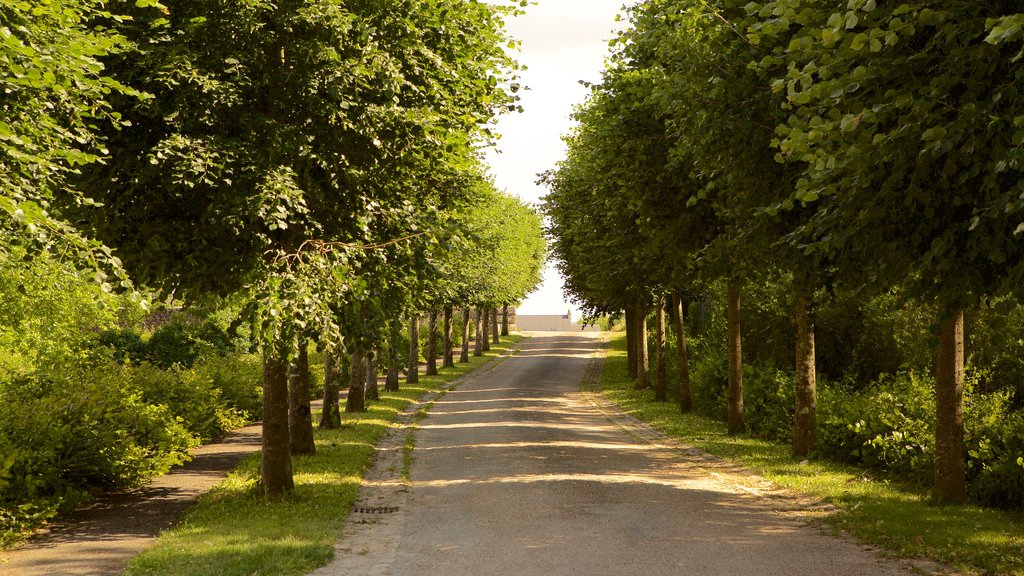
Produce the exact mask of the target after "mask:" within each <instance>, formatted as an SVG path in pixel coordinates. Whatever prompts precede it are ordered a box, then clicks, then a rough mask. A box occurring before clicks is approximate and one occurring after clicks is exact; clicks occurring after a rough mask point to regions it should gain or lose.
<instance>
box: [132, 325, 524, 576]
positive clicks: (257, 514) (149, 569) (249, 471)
mask: <svg viewBox="0 0 1024 576" xmlns="http://www.w3.org/2000/svg"><path fill="white" fill-rule="evenodd" d="M520 340H522V337H520V336H516V335H513V336H508V337H505V338H504V339H503V342H502V343H501V344H491V352H490V353H489V355H488V356H485V357H473V358H471V360H470V363H469V364H457V365H456V366H455V368H445V369H442V370H441V371H440V374H439V375H437V376H424V375H422V374H421V375H420V382H419V383H418V384H414V385H408V384H403V385H402V390H401V391H399V392H394V393H391V392H388V393H384V394H382V397H381V400H380V401H379V402H373V403H370V404H369V409H368V411H367V412H365V413H361V414H343V415H342V420H343V422H344V424H343V425H342V427H341V428H340V429H337V430H319V429H318V430H317V431H316V449H317V454H316V455H314V456H302V457H297V458H295V459H294V470H295V491H294V492H293V493H292V494H291V495H290V496H288V497H287V498H284V499H278V500H270V499H267V498H264V497H261V496H259V495H258V494H257V491H256V482H257V479H258V475H259V474H258V472H259V458H258V455H254V456H251V457H249V458H247V459H246V460H245V461H244V462H243V463H242V464H241V465H240V466H239V467H238V468H237V469H236V470H235V471H234V472H233V473H232V474H231V475H230V476H229V477H228V478H227V480H225V481H224V482H223V483H222V484H221V485H220V486H219V487H217V488H216V489H214V490H213V491H211V492H209V493H208V494H206V495H205V496H203V497H202V498H201V499H200V500H199V502H198V504H197V505H196V506H195V507H194V508H193V509H192V510H191V511H190V512H189V513H188V514H187V515H186V516H185V517H184V518H183V519H182V521H181V522H180V523H179V524H178V525H177V526H176V527H174V528H172V529H170V530H167V531H165V532H164V533H163V534H161V536H160V538H159V539H158V540H157V542H156V544H155V545H154V546H152V547H151V548H149V549H147V550H146V551H144V552H143V553H142V554H140V555H138V556H137V557H135V558H134V559H133V560H132V562H131V564H130V565H129V568H128V570H127V572H126V574H127V575H131V576H142V575H145V576H162V575H167V576H171V575H174V576H184V575H190V576H206V575H209V576H236V575H237V576H287V575H292V574H295V575H299V574H306V573H308V572H310V571H311V570H313V569H314V568H316V567H318V566H322V565H323V564H325V563H327V562H328V561H329V560H330V558H331V556H332V554H333V546H334V543H335V540H336V539H337V538H338V536H339V534H340V531H341V527H342V524H343V523H344V522H345V519H346V517H347V516H348V514H349V511H350V509H351V507H352V505H353V504H354V503H355V500H356V497H357V495H358V492H359V485H360V479H361V478H362V475H363V472H364V470H365V469H366V467H367V464H368V462H369V459H370V455H371V454H372V452H373V446H374V445H375V444H376V443H377V441H378V440H379V439H380V438H381V436H382V435H383V434H384V433H385V432H386V431H387V429H388V428H389V427H390V426H392V425H394V424H393V422H394V420H395V418H396V417H397V416H398V414H399V412H401V411H402V410H404V409H405V408H406V407H407V406H409V405H410V404H411V403H413V401H415V400H416V399H417V398H419V397H420V396H422V395H424V394H426V393H428V392H431V391H434V390H438V389H439V388H441V387H443V386H445V385H446V384H448V383H450V382H451V381H452V380H454V379H456V378H458V377H460V376H462V375H464V374H466V373H468V372H470V371H472V370H474V369H476V368H478V367H480V366H481V365H483V364H484V363H486V362H488V361H489V360H491V359H493V357H494V356H495V355H497V354H500V353H502V352H504V351H506V350H507V349H508V348H509V347H511V346H512V345H514V344H516V343H518V342H519V341H520ZM314 421H316V418H314Z"/></svg>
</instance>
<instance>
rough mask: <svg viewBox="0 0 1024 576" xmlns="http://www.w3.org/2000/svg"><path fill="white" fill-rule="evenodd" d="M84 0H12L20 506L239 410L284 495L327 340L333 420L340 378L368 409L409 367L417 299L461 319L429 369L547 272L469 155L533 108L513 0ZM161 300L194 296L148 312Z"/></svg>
mask: <svg viewBox="0 0 1024 576" xmlns="http://www.w3.org/2000/svg"><path fill="white" fill-rule="evenodd" d="M73 4H74V5H70V4H67V3H54V2H31V3H24V2H10V1H7V0H0V68H2V74H0V84H2V86H3V90H4V97H3V99H2V101H0V235H2V236H0V296H2V299H3V301H4V306H3V309H2V310H0V345H2V349H0V400H2V404H3V405H4V406H6V408H5V416H4V417H3V418H0V422H2V423H0V520H2V521H3V522H4V523H12V522H15V523H16V522H17V521H19V520H18V519H19V518H22V519H24V518H29V519H31V518H30V517H32V515H33V514H36V515H43V514H46V513H49V512H47V511H48V510H51V509H52V506H51V505H52V504H53V503H55V502H59V501H60V500H61V499H62V498H64V499H65V500H68V501H70V500H75V497H74V495H75V494H79V495H80V494H83V493H85V491H88V490H93V489H95V488H104V487H120V486H125V485H132V484H135V483H137V482H138V481H140V480H141V479H144V478H145V477H146V476H147V475H149V474H152V473H154V472H159V471H161V470H164V469H166V467H167V466H169V465H170V464H173V463H175V462H177V461H180V460H181V459H182V458H184V457H185V456H184V454H185V450H186V449H187V448H188V447H189V446H191V445H192V444H194V442H196V441H198V440H201V439H208V438H209V437H211V436H214V435H216V434H217V433H220V432H222V431H223V430H224V429H227V428H230V426H231V425H234V424H236V423H237V422H238V421H240V419H241V420H244V419H245V418H247V417H248V418H260V417H262V420H263V424H264V439H263V461H262V479H261V487H262V489H263V490H264V491H265V492H266V493H267V494H270V495H280V494H282V493H285V492H287V491H289V490H290V489H291V486H292V477H291V464H290V461H291V454H292V453H293V452H294V453H301V452H308V451H310V450H313V449H314V446H313V444H312V435H311V429H312V426H313V423H312V419H311V418H310V411H309V397H310V390H309V381H310V378H309V372H310V368H309V363H310V360H309V358H310V354H309V350H310V349H311V348H313V349H314V350H315V351H316V354H317V356H316V357H317V358H321V357H323V358H324V361H325V366H324V375H323V377H322V382H321V383H322V384H323V385H324V390H325V412H324V418H323V419H322V421H321V425H324V426H336V425H338V419H339V418H340V409H339V407H338V397H339V389H340V388H349V390H350V391H349V395H348V405H347V409H349V410H359V409H361V407H362V404H361V403H362V402H364V401H365V400H364V393H365V397H367V398H370V399H372V398H373V397H374V395H376V394H377V393H378V392H377V387H376V374H377V371H378V370H380V371H381V372H382V373H386V374H387V379H386V381H387V384H386V385H387V386H392V387H393V386H398V378H399V373H400V371H401V369H404V368H406V367H407V366H410V365H411V366H412V367H416V365H417V364H418V361H419V360H420V357H421V352H420V350H419V346H418V343H419V338H418V337H417V334H416V331H417V330H416V329H417V328H418V324H419V318H420V317H421V316H423V315H427V317H429V318H430V319H431V322H430V325H431V326H433V325H434V324H435V322H434V319H436V318H437V317H438V316H439V315H440V316H442V317H443V324H444V325H445V330H444V331H443V333H440V332H442V331H438V333H439V334H435V331H434V330H433V329H431V330H429V332H430V334H429V335H427V337H426V338H425V340H424V341H425V342H426V343H427V345H428V347H429V348H431V350H430V351H429V352H427V353H426V354H425V359H426V360H427V362H428V370H429V369H430V367H431V362H434V361H435V359H436V357H438V356H442V353H443V357H444V361H445V362H449V361H450V359H451V347H452V346H453V345H454V343H455V342H459V343H460V344H462V345H463V346H464V347H465V346H466V342H468V339H469V331H468V327H469V324H470V316H471V314H470V310H475V313H476V316H478V317H479V316H484V317H485V318H483V319H481V320H478V322H480V323H481V324H483V323H484V320H486V319H490V320H491V321H494V320H495V319H496V318H497V317H498V315H499V310H500V309H502V308H503V307H506V306H508V305H513V304H515V303H517V302H519V301H520V300H521V299H522V298H523V297H524V296H525V295H526V294H527V293H528V292H530V291H531V290H532V289H533V288H534V287H535V286H536V284H537V283H538V282H539V280H540V271H541V268H542V265H543V261H544V258H545V255H546V254H545V253H546V245H545V241H544V238H543V234H542V229H541V220H540V215H539V214H538V213H537V212H536V211H535V210H534V209H532V208H530V207H528V206H526V205H525V204H523V203H522V202H520V201H518V200H516V199H514V198H512V197H510V196H508V195H506V194H504V193H501V192H499V191H497V190H496V189H495V187H494V184H493V183H492V182H491V181H490V179H489V177H488V176H487V175H486V174H485V172H484V169H483V167H482V165H481V160H480V149H481V148H482V147H484V146H487V145H489V144H490V143H491V142H492V136H491V132H490V126H491V124H492V122H493V119H494V117H495V116H496V115H497V114H501V113H504V112H509V111H515V110H517V109H518V105H517V100H518V98H517V96H516V94H515V92H516V90H517V89H518V85H517V84H516V83H515V75H516V71H517V64H516V63H515V62H514V61H513V60H511V59H510V58H509V56H508V55H507V53H506V50H507V49H508V48H509V47H514V46H515V43H514V41H512V40H510V39H509V38H507V37H506V36H505V32H504V28H503V21H504V18H505V17H507V16H508V15H510V14H512V13H513V11H514V10H515V8H514V7H513V5H512V4H510V5H508V6H502V5H498V4H487V3H481V2H476V1H470V0H394V1H392V0H388V1H384V2H381V1H376V0H375V1H373V2H362V1H357V2H337V1H334V0H283V1H279V2H274V3H270V2H264V1H262V0H257V1H253V2H227V1H223V0H200V1H193V0H189V1H187V2H186V1H178V0H168V1H164V2H159V3H158V2H156V1H155V0H138V1H136V2H99V1H93V0H86V1H83V2H76V3H73ZM151 300H152V301H155V302H161V303H170V304H171V305H172V306H180V305H182V304H184V305H185V306H186V309H185V313H184V314H182V315H181V318H183V319H180V321H179V320H178V319H176V320H173V321H172V322H171V323H170V324H168V325H166V326H162V327H158V328H155V329H154V328H153V327H152V326H151V325H147V324H144V322H145V321H146V317H147V315H148V311H147V309H146V306H147V304H146V303H147V302H150V301H151ZM453 324H458V325H460V326H465V327H466V328H464V329H463V330H462V333H461V334H460V335H457V336H456V337H454V338H453V337H452V328H451V327H452V325H453ZM141 332H145V334H141V335H140V333H141ZM481 336H482V334H478V335H477V336H476V340H477V341H478V342H480V341H481V340H482V338H481ZM494 336H497V334H494ZM441 340H443V341H444V342H443V344H440V343H439V342H441ZM168 343H170V344H168ZM194 371H199V372H195V373H194ZM314 372H316V371H315V370H314ZM255 375H259V376H258V377H257V378H258V380H257V381H259V380H262V391H261V393H260V394H257V395H253V394H252V384H253V382H251V381H250V382H249V384H246V383H245V382H246V381H247V378H252V377H253V376H255ZM368 375H369V376H370V377H369V378H368ZM407 377H408V378H414V377H415V369H413V370H407ZM157 380H159V381H160V382H159V383H158V384H153V383H154V382H156V381H157ZM314 380H316V378H314ZM76 382H77V386H76V384H75V383H76ZM115 382H116V384H115ZM211 383H212V384H211ZM172 389H174V390H178V393H175V394H170V392H167V391H168V390H172ZM214 389H216V390H214ZM103 390H107V392H105V393H101V391H103ZM186 390H190V391H188V392H186ZM161 391H162V392H161ZM197 391H200V392H202V393H201V394H200V393H199V392H197ZM90 393H92V394H94V396H90ZM161 394H163V396H161ZM168 394H169V395H170V396H174V398H167V397H166V396H168ZM203 394H206V396H203ZM200 396H202V397H203V398H206V400H208V401H209V402H208V404H209V406H206V407H205V408H209V409H210V410H212V411H213V412H216V414H217V416H216V417H214V416H211V415H210V414H206V415H205V416H201V415H198V414H196V415H194V416H195V421H196V422H198V421H200V420H202V421H204V422H207V423H209V422H213V421H216V422H218V423H219V424H217V425H215V426H213V427H212V428H208V429H204V431H203V432H202V433H200V432H199V431H198V429H197V430H192V429H190V425H191V422H192V420H190V416H189V415H187V414H186V415H183V413H184V412H187V409H188V408H189V407H190V406H191V405H192V404H198V403H201V401H200V400H198V399H196V398H199V397H200ZM63 400H68V402H67V403H64V402H63ZM193 400H194V402H193ZM175 401H180V402H181V403H182V404H183V405H184V406H179V405H176V404H175ZM75 402H78V404H75ZM191 407H194V406H191ZM260 407H261V408H260ZM179 408H180V410H179ZM205 408H204V409H205ZM26 410H38V411H41V412H42V413H45V414H47V415H48V419H47V418H41V419H40V421H45V422H46V423H47V425H42V424H40V425H37V424H36V423H33V422H32V421H31V420H30V419H27V418H26V417H25V416H27V414H26V413H25V412H26ZM112 414H120V416H117V417H116V418H114V420H118V419H119V420H120V421H117V422H114V421H111V420H110V419H111V415H112ZM204 414H205V413H204ZM8 416H10V417H8ZM16 416H17V417H16ZM83 431H89V433H88V434H84V433H83ZM71 439H74V441H73V442H72V441H71ZM90 442H92V444H90ZM85 453H90V454H93V455H95V454H101V455H102V458H93V457H92V456H89V457H86V456H84V455H83V454H85ZM90 458H91V459H92V460H90ZM99 460H104V461H103V462H100V461H99Z"/></svg>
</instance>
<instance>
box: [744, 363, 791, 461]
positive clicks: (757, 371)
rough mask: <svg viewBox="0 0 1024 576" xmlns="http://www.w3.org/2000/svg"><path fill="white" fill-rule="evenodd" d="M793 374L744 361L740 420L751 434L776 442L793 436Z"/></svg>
mask: <svg viewBox="0 0 1024 576" xmlns="http://www.w3.org/2000/svg"><path fill="white" fill-rule="evenodd" d="M794 395H795V392H794V387H793V375H792V373H790V372H786V371H783V370H773V369H771V368H770V367H766V366H762V365H755V364H746V365H744V367H743V410H744V418H743V423H744V425H745V426H746V427H747V430H748V431H749V432H750V434H751V435H752V436H756V437H758V438H766V439H768V440H773V441H776V442H790V441H792V439H793V407H794V405H795V404H796V399H795V397H794Z"/></svg>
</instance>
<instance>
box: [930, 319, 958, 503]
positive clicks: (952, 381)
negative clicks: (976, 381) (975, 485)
mask: <svg viewBox="0 0 1024 576" xmlns="http://www.w3.org/2000/svg"><path fill="white" fill-rule="evenodd" d="M932 499H933V500H934V501H935V502H936V503H939V504H959V503H962V502H964V501H966V500H967V482H966V477H965V472H964V310H963V308H957V309H956V310H954V311H953V312H952V314H951V315H950V316H949V317H948V318H944V319H943V320H942V324H941V328H940V330H939V352H938V354H937V357H936V367H935V484H934V486H933V487H932Z"/></svg>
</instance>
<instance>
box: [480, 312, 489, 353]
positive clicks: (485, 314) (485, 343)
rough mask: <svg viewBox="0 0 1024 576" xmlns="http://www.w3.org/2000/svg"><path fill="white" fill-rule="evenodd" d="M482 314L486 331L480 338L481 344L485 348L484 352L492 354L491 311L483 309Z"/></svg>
mask: <svg viewBox="0 0 1024 576" xmlns="http://www.w3.org/2000/svg"><path fill="white" fill-rule="evenodd" d="M480 312H481V314H483V323H484V331H483V332H482V333H481V336H480V344H481V345H482V346H483V348H484V352H490V350H491V309H490V308H481V309H480Z"/></svg>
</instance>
